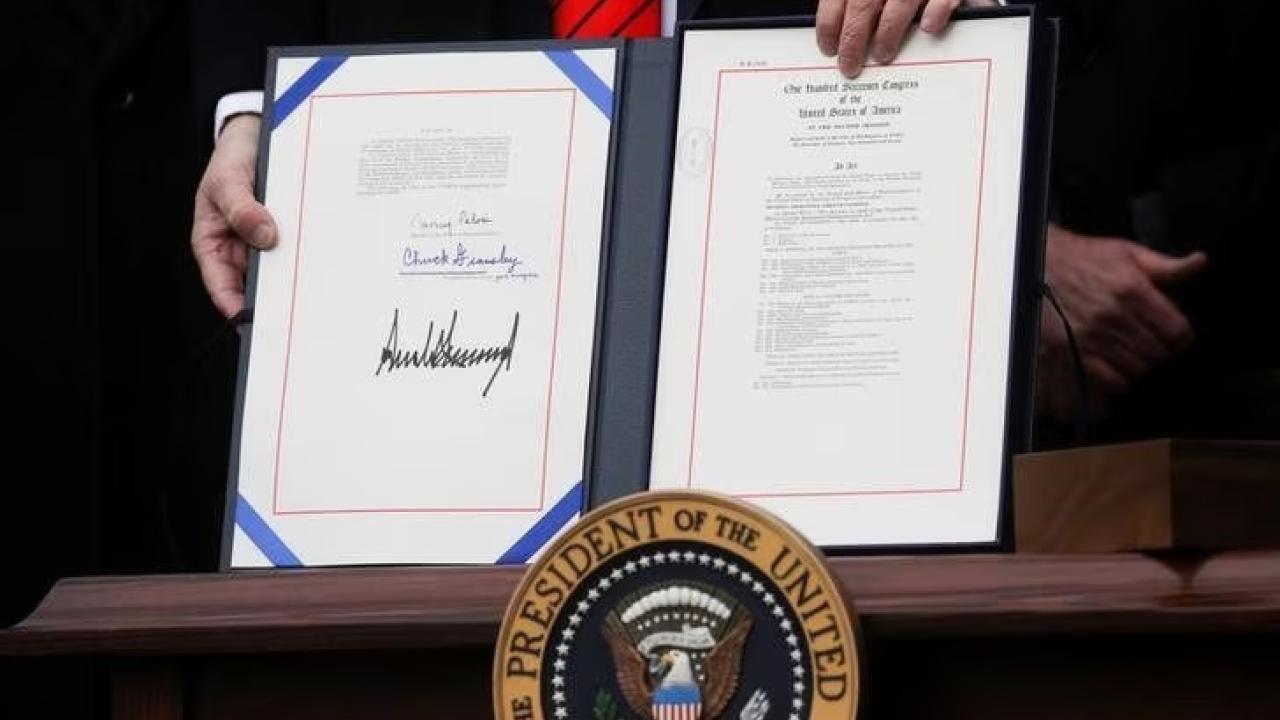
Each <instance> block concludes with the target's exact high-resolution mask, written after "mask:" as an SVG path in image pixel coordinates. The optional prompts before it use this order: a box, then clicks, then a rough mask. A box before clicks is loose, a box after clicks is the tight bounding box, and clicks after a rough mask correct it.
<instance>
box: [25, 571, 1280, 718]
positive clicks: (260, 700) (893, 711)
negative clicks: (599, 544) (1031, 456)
mask: <svg viewBox="0 0 1280 720" xmlns="http://www.w3.org/2000/svg"><path fill="white" fill-rule="evenodd" d="M832 564H833V566H834V568H835V570H836V572H837V574H838V575H839V577H840V578H841V580H842V581H843V582H844V584H845V586H846V587H847V589H848V590H849V592H850V596H851V597H852V598H853V599H854V601H855V602H856V604H857V610H858V612H859V615H860V622H861V626H862V631H863V645H864V650H865V654H864V657H865V661H866V662H867V663H868V665H867V666H866V668H865V669H866V671H867V675H866V678H867V679H868V682H867V688H866V690H867V693H866V695H865V696H864V705H863V707H864V711H865V712H864V714H863V717H865V718H1038V719H1048V720H1051V719H1055V718H1083V717H1088V718H1092V719H1098V718H1138V717H1160V718H1225V717H1231V718H1233V719H1236V720H1241V719H1245V718H1278V717H1280V551H1260V552H1250V553H1223V554H1217V555H1204V556H1191V557H1188V556H1180V557H1168V558H1154V557H1147V556H1141V555H1109V556H1070V557H1036V556H1019V555H1002V556H979V555H967V556H928V557H912V558H888V557H885V558H857V559H853V558H846V559H837V560H834V561H832ZM521 572H522V570H521V569H512V568H378V569H374V568H368V569H342V570H292V571H280V572H236V573H230V574H220V575H200V576H148V577H108V578H85V579H73V580H66V581H63V582H62V583H59V584H58V585H57V586H56V587H55V588H54V589H53V590H52V591H51V592H50V593H49V596H48V597H47V598H46V599H45V601H44V602H43V603H42V605H41V606H40V607H39V608H38V609H37V610H36V611H35V612H34V613H33V614H32V615H31V616H30V617H29V618H27V619H26V620H25V621H24V622H22V623H20V624H19V625H17V626H15V627H14V628H11V629H9V630H5V631H0V656H33V655H89V656H96V657H102V658H105V662H107V663H108V664H109V665H110V666H111V669H112V685H113V699H114V708H115V715H116V717H120V718H156V719H160V718H164V719H168V718H180V717H181V718H199V719H202V720H203V719H208V720H215V719H221V718H238V719H245V720H248V719H252V718H312V719H325V718H408V717H414V718H423V717H427V718H487V717H491V709H490V698H489V675H490V662H491V657H492V643H493V640H494V638H495V636H496V635H497V629H498V624H499V622H500V619H501V615H502V612H503V611H504V609H505V606H506V603H507V600H508V599H509V597H510V594H511V592H512V591H513V589H514V587H515V584H516V582H517V580H518V579H519V577H520V574H521ZM730 720H732V719H730Z"/></svg>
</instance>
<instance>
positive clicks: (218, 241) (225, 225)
mask: <svg viewBox="0 0 1280 720" xmlns="http://www.w3.org/2000/svg"><path fill="white" fill-rule="evenodd" d="M261 125H262V121H261V119H260V118H259V117H258V116H257V115H237V116H236V117H233V118H232V119H231V120H229V121H228V122H227V125H226V127H225V128H223V130H222V134H221V135H219V136H218V142H217V144H216V145H215V146H214V148H213V155H212V156H210V158H209V165H208V167H207V168H206V169H205V171H204V177H203V178H201V180H200V186H199V188H198V189H197V190H196V202H195V213H194V216H193V218H192V221H191V253H192V254H193V255H194V256H195V259H196V263H197V264H198V265H199V266H200V276H201V278H202V279H203V280H204V287H205V290H207V291H208V293H209V297H210V298H211V299H212V300H213V304H214V305H216V306H217V308H218V310H219V311H220V312H221V313H222V314H223V315H225V316H226V317H231V316H233V315H235V314H236V313H238V312H240V310H241V309H243V308H244V273H245V270H246V269H247V268H248V266H249V247H250V246H252V247H255V248H258V249H259V250H268V249H270V248H272V247H275V244H276V241H277V238H278V236H279V233H278V231H277V230H276V224H275V221H273V220H272V219H271V213H270V212H268V211H267V209H266V208H265V207H263V205H262V204H261V203H259V202H258V201H257V200H255V199H254V197H253V181H254V176H255V172H256V163H257V161H258V132H259V130H260V128H261Z"/></svg>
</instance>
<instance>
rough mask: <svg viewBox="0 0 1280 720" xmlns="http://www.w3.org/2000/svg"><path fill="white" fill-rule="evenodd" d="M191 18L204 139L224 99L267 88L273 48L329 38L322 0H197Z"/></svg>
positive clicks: (197, 90) (312, 42)
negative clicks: (269, 54) (216, 109)
mask: <svg viewBox="0 0 1280 720" xmlns="http://www.w3.org/2000/svg"><path fill="white" fill-rule="evenodd" d="M191 17H192V23H193V27H192V42H191V44H192V51H193V53H194V58H193V65H194V72H195V87H196V98H197V102H198V108H199V112H200V116H199V117H200V122H201V127H202V131H201V134H202V135H203V136H204V137H211V136H212V133H213V113H214V108H215V106H216V105H217V102H218V98H220V97H222V96H223V95H226V94H228V93H233V92H239V91H242V90H259V89H261V88H262V87H263V80H264V77H265V74H266V53H267V48H268V47H270V46H272V45H308V44H318V43H321V42H323V41H324V3H323V2H321V0H195V2H194V7H193V10H192V16H191Z"/></svg>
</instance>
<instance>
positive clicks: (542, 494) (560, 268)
mask: <svg viewBox="0 0 1280 720" xmlns="http://www.w3.org/2000/svg"><path fill="white" fill-rule="evenodd" d="M552 92H560V93H568V94H569V141H568V150H567V151H566V157H565V174H564V190H563V195H562V199H561V207H560V213H561V214H560V248H559V260H558V264H557V267H556V296H555V305H554V307H555V310H554V313H555V314H554V321H553V323H552V331H551V368H550V371H549V372H548V377H547V410H546V421H545V425H544V428H543V435H542V464H541V473H540V474H541V477H540V478H539V496H538V505H537V507H459V508H453V507H411V508H320V509H303V510H282V509H281V508H280V455H281V446H282V445H283V444H284V443H283V441H282V440H283V437H284V416H285V405H286V398H287V390H288V386H289V366H290V360H291V357H292V352H293V324H294V323H293V321H294V311H295V309H296V307H297V294H298V275H299V270H300V264H301V262H300V261H301V258H302V218H303V208H304V207H305V205H306V189H307V168H308V160H309V158H310V154H311V118H312V111H313V109H314V103H315V100H317V99H331V98H352V97H380V96H403V95H451V94H456V95H483V94H504V93H505V94H512V93H516V94H524V93H552ZM577 101H578V91H577V90H576V89H574V88H497V89H475V90H421V91H396V92H369V93H331V94H321V95H312V96H311V97H310V98H308V100H307V134H306V138H305V141H304V145H303V155H302V189H301V195H300V199H299V202H298V234H297V251H296V253H295V255H294V266H293V288H292V291H291V296H290V301H289V325H288V332H287V335H286V341H285V342H286V345H285V362H284V381H283V383H282V387H281V391H280V413H279V421H278V423H277V426H276V452H275V465H274V467H273V468H272V474H273V485H272V494H271V514H272V515H359V514H412V513H422V514H428V513H440V514H449V513H453V514H460V515H461V514H474V513H526V514H527V513H536V512H541V511H542V510H543V508H545V507H546V502H547V456H548V454H549V448H550V443H551V403H552V399H553V397H554V387H555V370H556V354H557V346H558V343H559V337H560V295H561V287H562V285H563V281H564V246H565V237H566V234H567V231H566V226H567V224H568V207H569V175H570V169H571V166H572V162H573V142H574V133H575V124H574V121H575V119H576V117H577Z"/></svg>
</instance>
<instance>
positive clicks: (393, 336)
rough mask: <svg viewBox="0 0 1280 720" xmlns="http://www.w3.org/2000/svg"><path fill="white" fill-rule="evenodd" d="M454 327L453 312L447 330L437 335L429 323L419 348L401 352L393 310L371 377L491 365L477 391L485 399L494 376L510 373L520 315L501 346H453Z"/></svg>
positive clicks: (397, 316)
mask: <svg viewBox="0 0 1280 720" xmlns="http://www.w3.org/2000/svg"><path fill="white" fill-rule="evenodd" d="M457 326H458V311H457V310H454V311H453V317H452V318H450V319H449V329H448V330H443V331H441V332H440V333H437V332H436V324H435V321H434V320H433V321H431V322H430V323H428V324H427V337H426V340H424V341H423V343H422V347H421V349H417V350H401V349H400V308H396V309H395V312H394V313H392V315H391V332H390V333H389V334H388V335H387V341H386V343H384V344H383V346H382V353H381V357H380V358H379V360H378V369H377V370H374V371H373V374H374V376H375V377H377V376H379V375H382V374H383V373H384V371H385V373H386V374H387V375H390V374H391V373H393V372H395V371H396V370H404V369H407V368H418V369H422V370H437V369H449V368H463V369H465V368H470V367H475V366H477V365H487V364H492V365H493V373H492V374H491V375H489V380H488V382H486V383H485V385H484V389H482V390H481V391H480V397H488V396H489V390H490V388H492V387H493V382H494V380H497V379H498V373H500V372H503V371H504V370H505V371H506V372H510V371H511V358H512V356H513V355H514V354H515V350H516V332H517V331H518V330H519V329H520V313H519V312H517V313H516V314H515V317H514V318H513V319H512V320H511V336H510V337H509V338H508V339H507V343H506V344H505V345H493V346H489V347H470V348H468V347H461V346H457V345H454V344H453V333H454V330H456V329H457ZM433 338H434V341H435V342H434V346H433V343H432V340H433Z"/></svg>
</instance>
